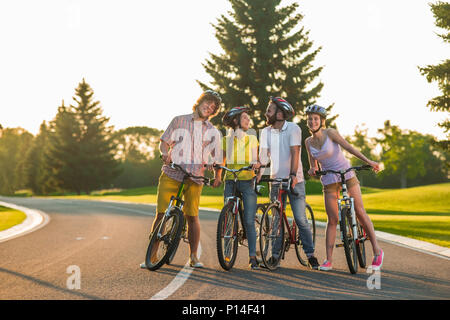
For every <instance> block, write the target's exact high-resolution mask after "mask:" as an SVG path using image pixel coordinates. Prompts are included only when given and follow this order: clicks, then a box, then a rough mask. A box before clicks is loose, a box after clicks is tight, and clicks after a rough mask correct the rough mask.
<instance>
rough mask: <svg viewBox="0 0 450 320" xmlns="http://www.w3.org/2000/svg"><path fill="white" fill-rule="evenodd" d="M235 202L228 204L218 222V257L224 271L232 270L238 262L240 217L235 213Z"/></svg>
mask: <svg viewBox="0 0 450 320" xmlns="http://www.w3.org/2000/svg"><path fill="white" fill-rule="evenodd" d="M233 206H234V202H232V201H231V202H228V203H227V204H226V205H225V206H224V207H223V208H222V211H221V212H220V215H219V220H218V222H217V236H216V244H217V257H218V259H219V264H220V266H221V267H222V268H223V269H224V270H230V269H231V268H233V265H234V263H235V261H236V256H237V250H238V238H237V230H238V223H239V221H238V217H237V215H235V214H234V213H233ZM226 237H227V238H226Z"/></svg>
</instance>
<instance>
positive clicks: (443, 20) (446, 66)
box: [419, 1, 450, 152]
mask: <svg viewBox="0 0 450 320" xmlns="http://www.w3.org/2000/svg"><path fill="white" fill-rule="evenodd" d="M430 6H431V11H432V12H433V14H434V17H435V19H436V26H437V27H439V28H443V29H445V30H446V33H444V34H440V35H439V37H441V38H442V39H443V40H444V42H447V43H449V42H450V3H448V2H441V1H438V2H437V3H435V4H430ZM419 70H420V72H421V73H422V75H424V76H426V77H427V80H428V82H437V84H438V86H439V90H440V91H441V92H442V95H441V96H438V97H435V98H433V99H431V100H430V101H429V102H428V104H427V106H428V107H429V108H430V110H431V111H447V113H448V112H449V111H450V81H449V80H450V59H446V60H445V61H443V62H442V63H440V64H438V65H429V66H427V67H425V68H419ZM438 125H439V126H440V127H441V128H443V129H444V132H445V133H446V134H447V140H443V141H439V142H438V144H439V146H440V147H441V148H442V149H444V150H447V152H448V151H450V143H449V139H448V138H449V134H450V120H449V119H448V118H447V119H445V120H444V121H443V122H441V123H439V124H438Z"/></svg>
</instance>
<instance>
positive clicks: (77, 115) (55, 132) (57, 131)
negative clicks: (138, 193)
mask: <svg viewBox="0 0 450 320" xmlns="http://www.w3.org/2000/svg"><path fill="white" fill-rule="evenodd" d="M93 95H94V92H93V90H92V88H91V87H90V86H89V84H87V83H86V82H85V80H84V79H83V81H82V82H81V83H80V84H79V85H78V87H77V88H76V89H75V96H74V97H73V100H74V102H75V105H70V106H69V107H66V106H65V105H64V103H63V105H62V106H61V107H59V108H58V114H57V115H56V117H55V120H54V121H53V123H52V125H51V133H52V134H50V136H49V144H50V146H49V150H48V153H47V161H48V163H49V165H50V167H51V168H52V170H53V174H54V176H55V177H56V181H57V184H58V186H59V187H60V188H62V189H64V190H70V191H75V192H77V193H78V194H80V193H81V192H82V191H83V192H86V193H87V194H89V193H90V192H91V191H93V190H95V189H97V188H100V187H107V186H109V184H110V183H111V181H112V180H113V179H114V178H115V177H116V176H117V175H118V173H119V171H118V169H117V167H118V162H117V161H116V160H114V145H113V143H112V127H108V126H107V122H108V121H109V118H106V117H104V116H102V112H103V111H102V109H101V107H100V106H99V104H100V102H99V101H94V100H93Z"/></svg>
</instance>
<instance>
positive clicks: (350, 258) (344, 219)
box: [340, 208, 358, 274]
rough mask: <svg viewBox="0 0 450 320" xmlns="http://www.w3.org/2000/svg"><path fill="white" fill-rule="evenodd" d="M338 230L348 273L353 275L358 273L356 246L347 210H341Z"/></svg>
mask: <svg viewBox="0 0 450 320" xmlns="http://www.w3.org/2000/svg"><path fill="white" fill-rule="evenodd" d="M341 215H342V216H341V222H340V229H341V233H342V238H343V242H344V251H345V258H346V260H347V265H348V268H349V270H350V273H352V274H355V273H356V272H357V271H358V258H357V253H356V245H355V242H354V240H353V229H352V224H351V214H350V210H349V209H347V208H346V209H343V211H342V212H341Z"/></svg>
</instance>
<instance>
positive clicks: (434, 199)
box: [65, 180, 450, 247]
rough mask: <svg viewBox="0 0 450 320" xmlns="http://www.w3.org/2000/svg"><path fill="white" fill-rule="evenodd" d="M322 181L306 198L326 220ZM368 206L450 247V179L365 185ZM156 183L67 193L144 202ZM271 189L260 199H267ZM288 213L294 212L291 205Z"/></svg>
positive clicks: (382, 221) (378, 216) (391, 226)
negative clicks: (398, 185) (403, 184)
mask: <svg viewBox="0 0 450 320" xmlns="http://www.w3.org/2000/svg"><path fill="white" fill-rule="evenodd" d="M321 190H322V189H321V186H320V182H318V181H311V180H310V181H307V183H306V194H307V196H306V201H307V202H308V203H309V204H310V205H311V207H312V208H313V210H314V214H315V216H316V219H317V220H319V221H326V220H327V216H326V212H325V207H324V203H323V196H322V191H321ZM361 190H362V193H363V201H364V207H365V209H366V211H367V213H368V214H369V216H370V218H371V219H372V221H373V224H374V226H375V229H376V230H380V231H385V232H389V233H393V234H398V235H401V236H405V237H410V238H415V239H419V240H423V241H428V242H432V243H435V244H437V245H440V246H444V247H450V183H443V184H435V185H429V186H422V187H414V188H408V189H375V188H366V187H362V188H361ZM156 191H157V188H156V187H146V188H138V189H129V190H103V191H98V192H96V193H94V194H93V195H90V196H87V195H82V196H74V195H71V196H65V197H68V198H76V199H91V200H95V199H104V200H116V201H130V202H142V203H156ZM267 201H268V198H267V189H266V190H265V191H263V197H259V198H258V202H267ZM200 206H201V207H208V208H214V209H221V208H222V206H223V188H217V189H214V188H210V187H205V188H204V189H203V192H202V197H201V199H200ZM287 213H288V215H291V216H292V213H291V211H290V207H288V210H287Z"/></svg>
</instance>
